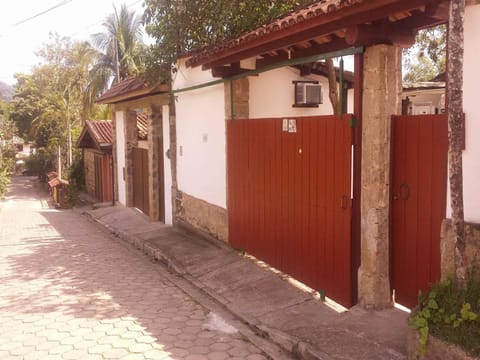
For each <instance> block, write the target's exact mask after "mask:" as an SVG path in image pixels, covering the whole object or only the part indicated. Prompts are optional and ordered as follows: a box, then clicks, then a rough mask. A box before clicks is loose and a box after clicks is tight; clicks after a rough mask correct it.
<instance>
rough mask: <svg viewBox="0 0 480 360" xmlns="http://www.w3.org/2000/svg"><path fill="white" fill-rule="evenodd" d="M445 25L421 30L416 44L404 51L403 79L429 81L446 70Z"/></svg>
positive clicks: (406, 80)
mask: <svg viewBox="0 0 480 360" xmlns="http://www.w3.org/2000/svg"><path fill="white" fill-rule="evenodd" d="M446 36H447V31H446V27H445V25H440V26H437V27H433V28H429V29H424V30H420V31H419V32H418V34H417V37H416V41H415V45H414V46H412V47H411V48H410V49H405V50H404V52H403V55H404V63H403V70H404V76H403V80H404V81H405V82H418V81H429V80H432V79H433V78H434V77H436V76H437V75H439V74H441V73H444V72H445V70H446V55H447V54H446V53H447V52H446Z"/></svg>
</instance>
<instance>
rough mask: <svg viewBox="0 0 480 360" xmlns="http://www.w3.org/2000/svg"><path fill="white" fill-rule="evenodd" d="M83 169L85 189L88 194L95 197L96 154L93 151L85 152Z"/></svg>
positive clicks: (87, 150)
mask: <svg viewBox="0 0 480 360" xmlns="http://www.w3.org/2000/svg"><path fill="white" fill-rule="evenodd" d="M83 169H84V171H85V187H86V189H87V193H88V194H89V195H91V196H95V152H94V151H92V150H91V149H85V150H84V153H83Z"/></svg>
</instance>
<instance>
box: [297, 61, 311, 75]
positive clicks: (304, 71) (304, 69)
mask: <svg viewBox="0 0 480 360" xmlns="http://www.w3.org/2000/svg"><path fill="white" fill-rule="evenodd" d="M298 67H299V69H300V76H308V75H310V74H311V73H312V69H313V64H312V63H308V64H302V65H299V66H298Z"/></svg>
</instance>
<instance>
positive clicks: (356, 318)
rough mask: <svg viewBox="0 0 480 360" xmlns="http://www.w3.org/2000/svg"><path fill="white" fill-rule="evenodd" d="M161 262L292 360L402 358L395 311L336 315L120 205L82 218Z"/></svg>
mask: <svg viewBox="0 0 480 360" xmlns="http://www.w3.org/2000/svg"><path fill="white" fill-rule="evenodd" d="M84 214H85V215H87V216H88V217H90V218H91V219H93V220H94V221H96V222H98V223H99V224H101V225H102V226H104V227H106V228H107V229H109V231H110V232H112V233H113V234H115V235H116V236H118V237H119V238H121V239H123V240H125V241H127V242H129V243H131V244H132V245H133V246H135V247H136V248H138V249H140V250H142V251H143V252H144V253H146V254H148V255H149V256H151V257H152V258H154V259H156V260H158V261H160V262H162V263H163V264H165V265H166V266H167V267H168V268H169V269H170V270H171V271H172V272H173V273H174V274H176V275H177V276H179V277H181V278H183V279H186V280H188V281H189V282H190V283H191V284H193V285H194V286H195V287H196V288H198V289H201V290H202V291H203V292H204V293H206V294H208V295H209V296H210V297H212V298H213V299H215V300H216V301H218V302H219V303H220V304H222V305H223V306H224V307H225V308H226V309H228V310H229V311H230V312H231V313H233V314H234V315H235V316H236V317H237V318H238V319H240V320H241V321H243V322H245V323H246V324H248V325H249V326H250V327H251V328H252V329H254V331H255V332H256V333H257V334H260V335H261V336H264V337H266V338H268V339H270V340H272V341H273V342H275V343H276V344H278V345H280V346H281V347H282V348H284V349H286V350H288V351H289V352H290V353H292V354H294V355H295V356H296V357H298V358H303V359H352V360H353V359H354V360H363V359H365V360H367V359H368V360H374V359H405V358H406V333H407V314H406V313H404V312H401V311H399V310H396V309H390V310H384V311H365V310H362V309H361V308H358V307H354V308H353V309H351V310H350V311H346V312H340V313H339V312H337V311H335V310H332V309H331V308H330V307H329V306H326V305H325V304H323V303H322V302H321V301H320V300H319V299H318V297H316V296H315V295H314V294H311V293H309V292H308V291H305V290H301V289H299V288H298V287H295V286H293V285H292V282H291V279H289V278H288V277H286V276H285V275H283V274H280V273H278V272H275V271H272V269H269V268H268V267H267V266H266V265H265V264H263V263H261V262H258V261H255V260H254V259H251V258H248V257H245V256H242V255H241V254H239V253H238V252H236V251H234V250H232V249H231V248H229V247H228V246H227V245H225V244H223V243H218V242H212V241H206V240H204V239H201V238H199V237H196V236H194V235H193V234H187V233H185V232H182V231H177V230H175V229H174V228H172V227H170V226H165V225H162V224H160V223H152V222H149V221H148V219H147V218H146V217H145V216H144V215H143V214H140V213H139V212H138V211H136V210H134V209H131V208H125V207H122V206H114V207H111V206H110V207H104V208H99V209H95V210H88V211H85V212H84Z"/></svg>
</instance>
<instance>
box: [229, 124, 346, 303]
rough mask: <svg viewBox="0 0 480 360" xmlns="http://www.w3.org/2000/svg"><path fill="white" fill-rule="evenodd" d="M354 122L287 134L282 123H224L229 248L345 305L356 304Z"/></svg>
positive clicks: (300, 126) (299, 127)
mask: <svg viewBox="0 0 480 360" xmlns="http://www.w3.org/2000/svg"><path fill="white" fill-rule="evenodd" d="M349 120H350V117H349V116H344V117H343V118H342V119H339V118H338V117H336V116H322V117H308V118H296V119H295V121H296V132H288V131H285V130H286V129H287V127H288V120H284V119H255V120H250V119H249V120H232V121H227V143H228V150H227V152H228V218H229V239H230V240H229V241H230V242H231V244H232V245H233V246H235V247H237V248H242V249H245V250H246V251H247V252H249V253H251V254H253V255H255V256H256V257H258V258H260V259H262V260H265V261H266V262H268V263H269V264H270V265H272V266H274V267H277V268H279V269H281V270H283V271H284V272H286V273H288V274H290V275H292V276H293V277H295V278H297V279H298V280H300V281H302V282H304V283H306V284H307V285H309V286H310V287H312V288H314V289H316V290H323V291H324V292H325V293H326V295H327V296H328V297H331V298H333V299H335V300H336V301H337V302H339V303H341V304H343V305H345V306H351V305H352V278H351V277H352V276H351V249H350V248H351V243H350V239H351V234H350V231H351V154H352V129H351V127H350V121H349ZM291 125H292V126H293V124H292V122H291ZM285 126H287V127H285ZM291 129H292V130H293V128H291Z"/></svg>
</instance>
